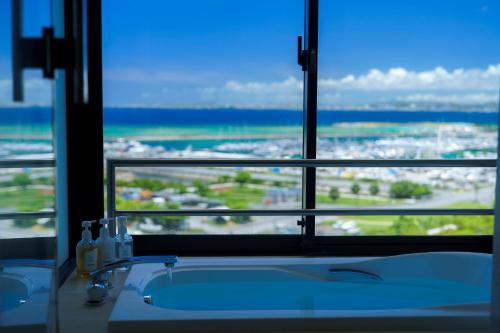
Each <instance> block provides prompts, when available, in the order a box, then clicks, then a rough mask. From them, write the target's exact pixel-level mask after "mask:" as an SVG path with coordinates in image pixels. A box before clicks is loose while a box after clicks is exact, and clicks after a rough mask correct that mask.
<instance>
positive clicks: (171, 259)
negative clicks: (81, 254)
mask: <svg viewBox="0 0 500 333" xmlns="http://www.w3.org/2000/svg"><path fill="white" fill-rule="evenodd" d="M148 263H163V264H164V265H165V267H173V266H174V265H175V264H176V263H177V256H143V257H132V258H130V259H121V260H118V261H115V262H114V263H111V264H108V265H104V266H102V267H101V268H98V269H96V270H94V271H92V272H90V274H89V276H90V278H91V279H92V280H94V281H95V280H98V279H99V277H100V276H101V275H102V274H104V273H106V272H108V271H110V270H113V269H116V268H121V267H130V266H132V265H136V264H148Z"/></svg>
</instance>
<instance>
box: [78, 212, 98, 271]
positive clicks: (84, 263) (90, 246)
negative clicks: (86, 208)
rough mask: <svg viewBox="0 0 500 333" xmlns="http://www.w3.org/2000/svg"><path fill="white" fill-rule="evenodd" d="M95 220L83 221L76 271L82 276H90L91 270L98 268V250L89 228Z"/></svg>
mask: <svg viewBox="0 0 500 333" xmlns="http://www.w3.org/2000/svg"><path fill="white" fill-rule="evenodd" d="M94 222H95V221H83V222H82V227H83V228H84V230H83V231H82V239H81V240H80V241H79V242H78V244H77V245H76V272H77V274H78V276H80V277H88V276H89V273H90V272H92V271H93V270H95V269H97V256H98V250H97V247H96V245H95V242H94V241H93V240H92V233H91V231H90V229H89V228H90V226H91V225H92V223H94Z"/></svg>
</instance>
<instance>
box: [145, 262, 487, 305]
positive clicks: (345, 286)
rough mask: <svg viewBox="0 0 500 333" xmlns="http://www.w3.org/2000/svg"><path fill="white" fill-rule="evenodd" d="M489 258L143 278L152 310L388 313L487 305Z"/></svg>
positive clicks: (216, 270)
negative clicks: (465, 305) (350, 311)
mask: <svg viewBox="0 0 500 333" xmlns="http://www.w3.org/2000/svg"><path fill="white" fill-rule="evenodd" d="M488 258H489V257H488V255H481V254H477V255H476V254H457V253H429V254H419V255H404V256H396V257H387V258H377V259H368V260H364V261H358V262H351V263H337V264H335V263H332V264H327V263H323V264H285V265H236V266H235V265H231V266H225V265H219V266H217V265H214V266H187V267H179V268H176V269H174V270H173V272H170V271H168V270H160V271H156V272H154V273H153V274H152V275H151V276H150V277H149V278H147V279H144V280H143V283H142V288H139V293H141V294H142V295H141V296H143V297H144V296H146V297H147V298H148V301H149V303H150V304H151V305H152V306H157V307H162V308H167V309H176V310H184V311H252V310H296V311H307V310H384V309H406V308H437V307H446V306H460V305H464V304H486V303H488V302H489V298H490V290H489V277H490V275H491V274H490V272H491V267H490V262H489V259H488Z"/></svg>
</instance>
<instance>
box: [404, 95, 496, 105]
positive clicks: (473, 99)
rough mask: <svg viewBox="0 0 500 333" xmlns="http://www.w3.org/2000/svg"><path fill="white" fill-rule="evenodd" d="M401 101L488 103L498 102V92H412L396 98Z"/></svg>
mask: <svg viewBox="0 0 500 333" xmlns="http://www.w3.org/2000/svg"><path fill="white" fill-rule="evenodd" d="M396 99H397V100H398V101H401V102H409V103H449V104H486V103H497V102H498V99H499V96H498V94H487V93H477V94H464V95H456V94H455V95H436V94H412V95H407V96H400V97H397V98H396Z"/></svg>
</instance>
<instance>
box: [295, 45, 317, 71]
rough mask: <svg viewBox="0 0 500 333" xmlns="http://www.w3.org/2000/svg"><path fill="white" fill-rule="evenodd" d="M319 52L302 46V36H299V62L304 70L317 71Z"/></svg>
mask: <svg viewBox="0 0 500 333" xmlns="http://www.w3.org/2000/svg"><path fill="white" fill-rule="evenodd" d="M317 59H318V56H317V52H316V50H314V49H310V50H305V49H303V48H302V36H298V37H297V62H298V64H299V65H300V66H301V67H302V71H304V72H306V71H307V72H309V73H316V70H317V68H318V66H317V62H318V61H317Z"/></svg>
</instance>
